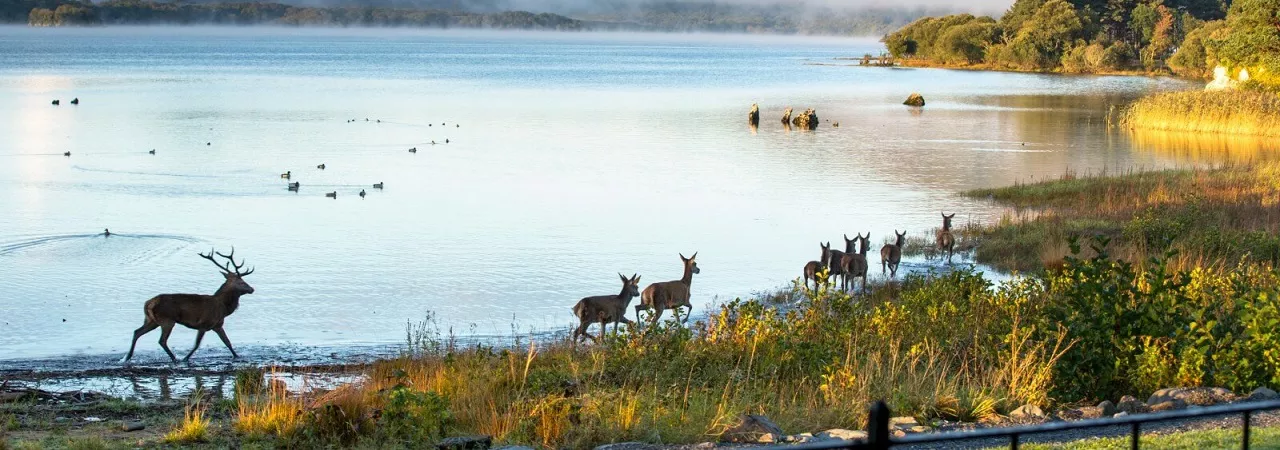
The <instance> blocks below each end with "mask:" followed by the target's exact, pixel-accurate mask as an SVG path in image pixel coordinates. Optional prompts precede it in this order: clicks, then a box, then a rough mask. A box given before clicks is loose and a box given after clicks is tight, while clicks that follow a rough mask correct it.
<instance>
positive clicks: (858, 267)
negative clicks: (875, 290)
mask: <svg viewBox="0 0 1280 450" xmlns="http://www.w3.org/2000/svg"><path fill="white" fill-rule="evenodd" d="M858 241H862V245H860V246H859V247H860V248H859V250H858V251H857V252H856V253H855V252H852V251H851V252H849V253H848V254H846V255H844V260H843V261H841V262H840V265H841V266H844V281H845V284H842V285H841V287H842V288H844V290H846V291H847V290H849V288H850V287H851V286H853V279H854V278H859V277H860V278H862V291H863V292H866V291H867V272H868V270H867V269H868V268H869V267H868V266H869V265H868V264H867V250H870V249H871V233H867V235H866V236H863V235H862V234H855V235H854V237H853V240H849V236H845V237H844V242H845V245H846V246H848V247H849V249H850V250H853V245H854V244H855V243H857V242H858Z"/></svg>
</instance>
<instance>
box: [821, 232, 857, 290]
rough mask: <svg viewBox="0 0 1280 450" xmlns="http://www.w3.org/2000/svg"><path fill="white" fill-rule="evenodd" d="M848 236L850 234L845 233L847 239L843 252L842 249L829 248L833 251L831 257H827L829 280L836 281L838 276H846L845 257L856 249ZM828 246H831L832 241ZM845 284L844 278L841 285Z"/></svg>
mask: <svg viewBox="0 0 1280 450" xmlns="http://www.w3.org/2000/svg"><path fill="white" fill-rule="evenodd" d="M848 237H849V236H848V235H845V238H846V239H845V244H844V251H843V252H842V251H840V250H828V251H830V252H831V257H830V258H829V259H827V276H828V277H829V278H828V280H829V281H835V280H836V278H837V277H844V275H845V270H844V258H845V256H848V255H850V254H853V251H854V250H855V249H854V247H853V244H850V243H849V240H848V239H847V238H848ZM827 247H828V248H830V247H831V243H829V242H828V243H827ZM843 285H844V281H843V279H842V280H841V286H843Z"/></svg>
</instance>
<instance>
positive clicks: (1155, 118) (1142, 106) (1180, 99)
mask: <svg viewBox="0 0 1280 450" xmlns="http://www.w3.org/2000/svg"><path fill="white" fill-rule="evenodd" d="M1120 124H1121V125H1122V126H1125V127H1128V128H1142V129H1149V130H1164V131H1194V132H1205V133H1222V134H1232V135H1247V136H1266V137H1280V95H1277V94H1275V93H1271V92H1262V91H1246V90H1221V91H1182V92H1165V93H1160V94H1154V95H1149V96H1146V97H1143V98H1141V99H1138V101H1136V102H1134V103H1133V104H1132V105H1129V106H1128V107H1127V108H1126V109H1125V111H1124V112H1123V113H1122V114H1121V116H1120Z"/></svg>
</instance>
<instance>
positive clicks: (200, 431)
mask: <svg viewBox="0 0 1280 450" xmlns="http://www.w3.org/2000/svg"><path fill="white" fill-rule="evenodd" d="M204 413H205V407H204V405H202V404H201V402H200V401H198V400H195V401H192V402H190V403H188V404H187V406H186V408H185V410H184V411H183V415H182V422H179V423H178V426H177V427H176V428H174V429H173V430H172V431H169V433H167V434H165V435H164V440H165V442H169V443H176V444H188V443H194V442H203V441H205V440H206V439H207V438H208V436H209V419H207V418H205V416H204Z"/></svg>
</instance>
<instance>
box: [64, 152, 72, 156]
mask: <svg viewBox="0 0 1280 450" xmlns="http://www.w3.org/2000/svg"><path fill="white" fill-rule="evenodd" d="M62 156H71V152H63V153H62Z"/></svg>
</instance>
